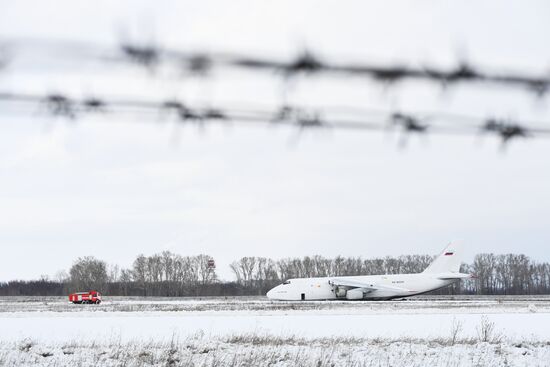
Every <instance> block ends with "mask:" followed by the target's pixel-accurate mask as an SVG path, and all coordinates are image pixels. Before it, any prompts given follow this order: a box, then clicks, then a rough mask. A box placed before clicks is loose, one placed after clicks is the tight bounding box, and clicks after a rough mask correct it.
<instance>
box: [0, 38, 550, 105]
mask: <svg viewBox="0 0 550 367" xmlns="http://www.w3.org/2000/svg"><path fill="white" fill-rule="evenodd" d="M3 43H4V44H10V45H12V46H13V45H17V44H23V45H25V44H26V43H28V44H30V45H40V46H43V47H45V48H46V49H48V48H49V49H56V50H60V49H61V50H63V57H70V56H75V57H77V56H79V55H80V56H84V57H94V56H92V55H95V57H96V58H97V59H100V60H102V61H121V62H128V63H131V64H135V65H138V66H140V67H143V68H144V69H147V70H149V71H151V70H155V69H156V68H157V67H159V65H160V64H162V63H172V64H174V65H176V67H177V68H180V69H181V70H184V71H186V72H188V73H190V74H193V75H201V76H205V75H208V74H209V72H210V71H211V70H212V69H213V68H215V67H218V66H230V67H237V68H241V69H245V70H257V71H272V72H274V73H276V74H279V75H281V76H283V77H285V78H289V77H293V76H295V75H298V74H308V75H316V74H327V73H330V74H334V75H341V76H345V75H348V76H364V77H370V78H371V79H372V80H375V81H378V82H382V83H386V84H393V83H396V82H399V81H402V80H405V79H413V80H424V81H429V82H434V83H438V84H440V85H442V86H445V87H450V86H452V85H454V84H457V83H490V84H495V85H499V86H503V87H514V88H516V87H520V88H522V89H524V90H527V91H530V92H532V93H534V94H535V95H537V96H539V97H543V96H545V95H546V93H547V92H548V90H549V88H550V72H549V73H547V74H545V75H528V74H523V73H510V72H499V71H487V68H485V69H484V68H482V67H478V66H475V65H473V64H471V63H468V62H466V61H462V62H459V63H457V65H456V66H455V67H451V68H447V69H446V68H441V67H434V66H432V65H422V66H418V67H411V66H405V65H402V64H393V65H392V64H384V63H380V64H375V63H331V62H328V61H325V60H322V59H321V58H319V57H318V56H317V55H316V54H315V53H313V52H311V51H308V50H304V51H302V52H301V53H299V54H298V55H297V56H296V57H294V58H292V59H290V60H280V59H275V58H262V57H256V56H253V55H246V54H238V53H221V52H219V53H215V52H211V53H206V52H185V51H181V50H176V49H170V48H164V47H161V46H160V45H157V44H154V43H150V42H149V43H147V42H145V43H143V42H141V43H140V42H128V41H124V42H121V43H120V45H119V46H118V47H117V48H111V49H109V48H108V47H101V46H97V45H93V44H86V43H78V42H70V41H45V40H27V41H19V42H17V41H11V42H10V41H9V40H4V41H3ZM12 48H16V47H12ZM1 54H2V53H1V52H0V66H1V63H2V57H1ZM489 70H491V69H490V68H489Z"/></svg>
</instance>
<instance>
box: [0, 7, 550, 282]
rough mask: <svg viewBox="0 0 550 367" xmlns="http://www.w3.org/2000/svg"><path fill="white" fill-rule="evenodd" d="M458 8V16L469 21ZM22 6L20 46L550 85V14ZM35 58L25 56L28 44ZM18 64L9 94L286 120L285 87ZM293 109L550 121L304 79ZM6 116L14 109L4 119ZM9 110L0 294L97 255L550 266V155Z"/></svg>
mask: <svg viewBox="0 0 550 367" xmlns="http://www.w3.org/2000/svg"><path fill="white" fill-rule="evenodd" d="M453 4H454V5H453ZM453 4H451V2H443V1H416V2H409V1H385V2H383V3H376V4H375V3H369V4H367V2H365V1H345V2H343V1H325V2H321V1H296V0H289V1H271V2H263V1H261V2H260V1H193V2H183V1H154V2H153V1H150V2H148V1H118V2H113V1H108V0H104V1H94V2H85V1H74V0H71V1H56V2H53V3H52V2H48V3H45V2H37V1H23V0H19V1H17V2H11V3H6V2H4V3H3V4H2V5H1V6H0V37H2V38H4V39H5V40H13V39H19V40H27V41H28V40H30V39H34V38H40V39H48V40H60V39H65V40H75V41H76V40H78V41H86V42H92V43H94V44H100V45H105V46H106V47H111V46H116V45H117V43H118V42H119V41H121V40H123V39H129V38H130V39H136V40H140V39H146V40H149V39H154V40H155V41H156V42H159V43H160V44H161V45H163V46H167V47H174V48H181V49H183V50H205V51H235V52H243V53H250V54H253V55H258V56H270V57H280V58H281V59H285V58H287V57H291V56H292V55H294V54H296V53H297V52H299V51H301V50H302V49H303V48H304V47H307V48H308V49H310V50H312V51H314V52H316V53H317V54H319V56H320V57H322V58H323V59H325V60H335V61H361V60H366V61H370V62H373V61H375V62H385V61H390V62H401V63H403V64H409V65H418V64H421V63H422V64H426V63H430V64H433V65H440V66H449V67H452V66H454V65H456V63H457V62H458V60H459V59H461V58H462V59H466V60H468V61H470V62H472V63H475V64H476V65H481V66H484V67H491V69H496V70H517V71H520V72H526V73H533V74H537V73H539V74H540V73H548V71H549V70H550V48H549V47H547V36H548V34H550V25H549V23H548V14H550V5H548V2H546V1H522V2H515V1H509V2H503V1H475V2H474V1H468V2H460V4H459V2H455V3H453ZM25 44H27V46H25ZM28 44H32V43H30V42H26V43H25V42H23V43H22V44H21V43H20V44H18V46H16V47H14V48H13V49H12V51H13V52H12V58H11V63H10V65H9V69H7V70H5V71H4V72H0V90H12V91H13V90H17V91H26V92H36V93H41V92H43V93H50V92H54V91H63V92H71V93H74V94H76V95H86V94H97V95H102V96H103V95H107V96H126V97H143V98H146V97H149V98H156V99H162V98H173V97H179V98H184V99H185V100H186V101H191V102H193V101H208V103H212V105H216V104H222V105H223V104H224V103H226V104H227V103H229V102H235V101H239V102H243V103H244V102H253V103H260V104H266V105H276V104H277V103H279V102H280V98H281V85H282V83H281V81H280V78H279V77H278V76H277V75H271V74H269V73H266V74H255V73H244V72H242V71H231V70H222V71H219V70H218V71H216V70H214V74H213V75H212V77H211V78H209V79H206V80H201V79H198V78H183V79H181V78H179V77H178V75H172V74H170V72H169V71H168V72H166V73H162V74H160V75H157V76H156V77H155V76H152V75H151V74H150V73H147V72H144V71H143V70H139V69H136V68H128V67H123V66H122V65H120V64H107V65H106V64H105V63H98V62H94V61H91V60H90V61H86V60H85V59H79V60H78V61H76V62H75V61H71V60H69V59H67V58H65V57H64V56H63V53H62V52H55V53H53V54H50V55H45V54H44V52H43V50H40V49H39V48H38V46H31V47H29V46H28ZM289 99H290V101H291V102H295V103H300V104H306V105H312V106H326V105H353V106H358V107H360V106H364V107H371V108H372V107H375V108H381V109H389V108H402V109H406V110H412V111H415V110H417V111H442V112H456V113H465V114H471V115H478V116H480V117H485V116H486V115H488V114H493V115H499V116H504V117H515V118H523V119H526V120H535V121H550V113H549V111H548V102H549V99H550V97H545V98H543V99H542V100H540V99H539V100H537V99H536V98H534V97H533V95H532V94H529V93H526V92H525V91H523V90H519V89H511V90H504V89H497V88H495V87H488V86H479V85H477V86H471V85H469V86H459V87H456V88H452V89H450V90H447V91H443V90H442V88H441V87H440V86H437V85H430V84H425V83H412V82H411V83H404V84H401V85H397V86H394V87H390V88H386V87H384V86H381V85H379V84H375V83H373V82H369V81H368V80H366V79H365V78H355V79H354V78H339V79H335V78H329V77H318V78H317V77H314V78H302V79H300V80H298V81H297V82H296V83H295V87H294V88H293V89H292V91H291V92H290V93H289ZM2 111H4V113H1V112H2ZM12 112H13V111H9V108H8V107H6V105H4V104H0V247H1V252H0V280H10V279H16V278H18V279H19V278H22V279H30V278H35V277H38V276H40V275H41V274H49V275H53V274H55V273H56V271H58V270H62V269H68V268H69V267H70V266H71V264H72V262H73V261H74V260H75V259H76V258H77V257H79V256H84V255H93V256H96V257H98V258H100V259H104V260H105V261H107V262H109V263H117V264H119V265H121V266H130V265H131V263H132V261H133V259H134V258H135V257H136V255H138V254H140V253H144V254H153V253H156V252H160V251H163V250H171V251H174V252H176V253H180V254H183V255H194V254H199V253H206V254H210V255H212V256H213V257H214V258H215V259H216V261H217V264H218V273H219V275H220V276H221V277H222V278H224V279H231V278H232V274H231V273H230V271H229V268H228V264H229V263H230V262H231V261H233V260H235V259H237V258H239V257H241V256H268V257H274V258H280V257H287V256H303V255H313V254H320V255H324V256H335V255H345V256H362V257H366V258H368V257H375V256H385V255H400V254H413V253H414V254H417V253H418V254H425V253H428V254H435V253H437V252H439V251H440V250H441V249H442V248H443V246H444V245H445V244H446V243H447V242H448V241H449V240H451V239H453V238H461V239H463V240H464V242H465V244H466V249H465V255H466V257H465V260H468V261H469V260H471V258H472V257H473V255H474V254H475V253H479V252H496V253H507V252H515V253H525V254H527V255H529V256H531V257H533V258H534V259H537V260H540V261H550V255H549V252H548V246H549V244H550V226H549V225H550V162H549V158H550V140H548V139H529V140H524V141H513V142H512V144H511V145H510V146H509V147H508V149H507V150H506V151H505V152H504V154H503V153H502V152H501V151H500V150H499V142H498V141H497V140H495V139H492V138H490V137H486V138H483V139H482V138H480V137H475V136H468V137H446V136H440V135H437V136H428V137H427V138H426V139H415V138H414V137H413V138H412V139H410V141H409V142H408V144H407V147H406V149H399V148H398V143H397V142H398V140H399V137H398V136H397V135H394V134H388V133H379V132H342V131H330V132H321V131H305V133H304V134H302V135H301V137H300V139H299V140H298V141H297V142H296V140H295V136H296V131H294V130H293V129H290V128H279V129H275V128H271V127H266V126H248V125H238V124H236V125H235V126H233V127H231V128H226V127H215V126H212V127H210V128H208V129H207V130H206V131H205V132H202V133H201V132H200V131H198V130H197V129H194V128H192V127H186V128H177V127H176V126H175V125H174V124H170V123H165V124H160V123H159V121H158V118H155V117H154V116H153V117H151V116H149V117H142V118H140V117H136V116H133V117H112V118H111V117H108V118H106V117H101V116H99V117H86V118H83V119H81V120H78V121H75V122H67V121H63V120H59V119H57V120H52V119H51V118H48V117H47V116H44V114H43V113H41V111H40V110H39V109H37V110H29V111H26V112H25V111H24V112H23V113H21V112H19V113H12Z"/></svg>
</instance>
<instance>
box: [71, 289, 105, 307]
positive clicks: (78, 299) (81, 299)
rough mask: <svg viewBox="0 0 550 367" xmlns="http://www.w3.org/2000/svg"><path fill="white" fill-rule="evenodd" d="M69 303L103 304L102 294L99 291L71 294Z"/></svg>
mask: <svg viewBox="0 0 550 367" xmlns="http://www.w3.org/2000/svg"><path fill="white" fill-rule="evenodd" d="M69 301H70V302H72V303H88V304H91V303H95V304H96V305H98V304H100V303H101V293H99V292H98V291H89V292H77V293H71V294H69Z"/></svg>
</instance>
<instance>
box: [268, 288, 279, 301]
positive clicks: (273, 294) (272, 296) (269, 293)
mask: <svg viewBox="0 0 550 367" xmlns="http://www.w3.org/2000/svg"><path fill="white" fill-rule="evenodd" d="M278 287H279V286H276V287H274V288H271V290H269V292H267V293H266V296H267V298H270V299H274V298H275V290H276V289H277V288H278Z"/></svg>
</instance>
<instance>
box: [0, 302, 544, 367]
mask: <svg viewBox="0 0 550 367" xmlns="http://www.w3.org/2000/svg"><path fill="white" fill-rule="evenodd" d="M75 361H78V363H77V365H126V366H128V365H137V366H141V365H151V364H152V365H259V364H260V365H281V366H291V365H315V366H318V365H332V364H336V365H343V366H344V365H366V366H369V365H376V366H399V365H403V366H405V365H407V366H411V365H418V366H421V365H442V366H474V365H477V366H479V365H482V366H485V365H486V366H489V365H506V364H507V365H512V366H537V365H540V366H548V365H550V362H548V361H550V297H545V296H543V297H452V298H451V297H418V298H412V299H408V300H404V301H385V302H275V301H269V300H267V299H266V298H265V297H255V298H254V297H242V298H229V299H225V298H203V299H190V298H130V299H127V298H116V297H115V298H109V299H107V300H106V301H105V302H104V303H103V304H101V305H72V304H69V303H67V301H66V299H65V298H55V297H53V298H52V297H48V298H39V297H5V298H0V365H29V364H37V363H38V364H43V365H52V366H53V365H57V366H60V365H73V364H74V363H75ZM98 361H99V362H98Z"/></svg>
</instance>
